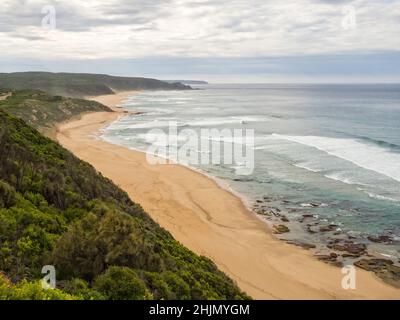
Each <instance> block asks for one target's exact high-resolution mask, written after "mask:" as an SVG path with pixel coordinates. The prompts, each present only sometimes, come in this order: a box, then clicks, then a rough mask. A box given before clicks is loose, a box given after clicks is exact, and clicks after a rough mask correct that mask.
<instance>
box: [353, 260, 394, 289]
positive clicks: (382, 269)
mask: <svg viewBox="0 0 400 320" xmlns="http://www.w3.org/2000/svg"><path fill="white" fill-rule="evenodd" d="M354 265H356V266H357V267H359V268H361V269H364V270H367V271H373V272H375V274H376V275H377V276H378V277H380V278H381V279H383V280H384V281H386V282H387V283H389V284H391V285H393V286H395V287H397V288H400V267H399V266H396V265H394V263H393V261H392V260H389V259H361V260H359V261H357V262H355V263H354Z"/></svg>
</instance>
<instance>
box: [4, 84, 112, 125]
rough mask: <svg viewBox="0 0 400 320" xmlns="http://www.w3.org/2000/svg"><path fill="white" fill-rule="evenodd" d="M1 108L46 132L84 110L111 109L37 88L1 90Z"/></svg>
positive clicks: (94, 102)
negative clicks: (53, 94) (55, 124)
mask: <svg viewBox="0 0 400 320" xmlns="http://www.w3.org/2000/svg"><path fill="white" fill-rule="evenodd" d="M1 96H3V97H5V98H4V99H1V98H0V109H3V110H5V111H6V112H8V113H10V114H12V115H14V116H16V117H18V118H21V119H23V120H24V121H25V122H26V123H28V124H29V125H31V126H33V127H35V128H37V129H40V131H42V132H46V131H48V130H50V129H51V128H52V127H53V124H54V123H59V122H62V121H65V120H68V119H70V118H72V117H74V116H77V115H80V114H82V113H84V112H89V111H90V112H93V111H109V112H111V109H110V108H108V107H106V106H104V105H102V104H100V103H98V102H96V101H89V100H83V99H76V98H65V97H61V96H52V95H49V94H47V93H45V92H43V91H37V90H20V91H17V90H10V91H7V90H3V91H1V90H0V97H1Z"/></svg>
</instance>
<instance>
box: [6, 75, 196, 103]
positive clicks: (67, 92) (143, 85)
mask: <svg viewBox="0 0 400 320" xmlns="http://www.w3.org/2000/svg"><path fill="white" fill-rule="evenodd" d="M0 88H3V89H15V90H25V89H33V90H42V91H45V92H47V93H49V94H52V95H61V96H67V97H80V98H82V97H85V96H97V95H103V94H112V93H114V92H115V91H128V90H190V89H191V87H190V86H187V85H184V84H181V83H168V82H164V81H160V80H156V79H148V78H136V77H135V78H132V77H114V76H109V75H103V74H86V73H49V72H17V73H0Z"/></svg>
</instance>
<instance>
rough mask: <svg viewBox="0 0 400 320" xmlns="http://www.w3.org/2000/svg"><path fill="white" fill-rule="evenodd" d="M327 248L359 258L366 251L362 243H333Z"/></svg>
mask: <svg viewBox="0 0 400 320" xmlns="http://www.w3.org/2000/svg"><path fill="white" fill-rule="evenodd" d="M327 247H328V248H329V249H333V250H336V251H346V252H348V253H350V254H352V255H357V256H361V255H363V254H365V253H366V251H367V246H366V245H365V244H363V243H348V242H346V243H335V244H328V246H327Z"/></svg>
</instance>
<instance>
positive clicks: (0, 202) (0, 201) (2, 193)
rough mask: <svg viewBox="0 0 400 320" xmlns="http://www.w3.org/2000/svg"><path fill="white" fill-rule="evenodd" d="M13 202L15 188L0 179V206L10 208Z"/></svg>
mask: <svg viewBox="0 0 400 320" xmlns="http://www.w3.org/2000/svg"><path fill="white" fill-rule="evenodd" d="M14 204H15V189H14V188H13V187H11V186H10V185H9V184H8V183H6V182H4V181H2V180H0V208H10V207H12V206H13V205H14Z"/></svg>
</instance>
